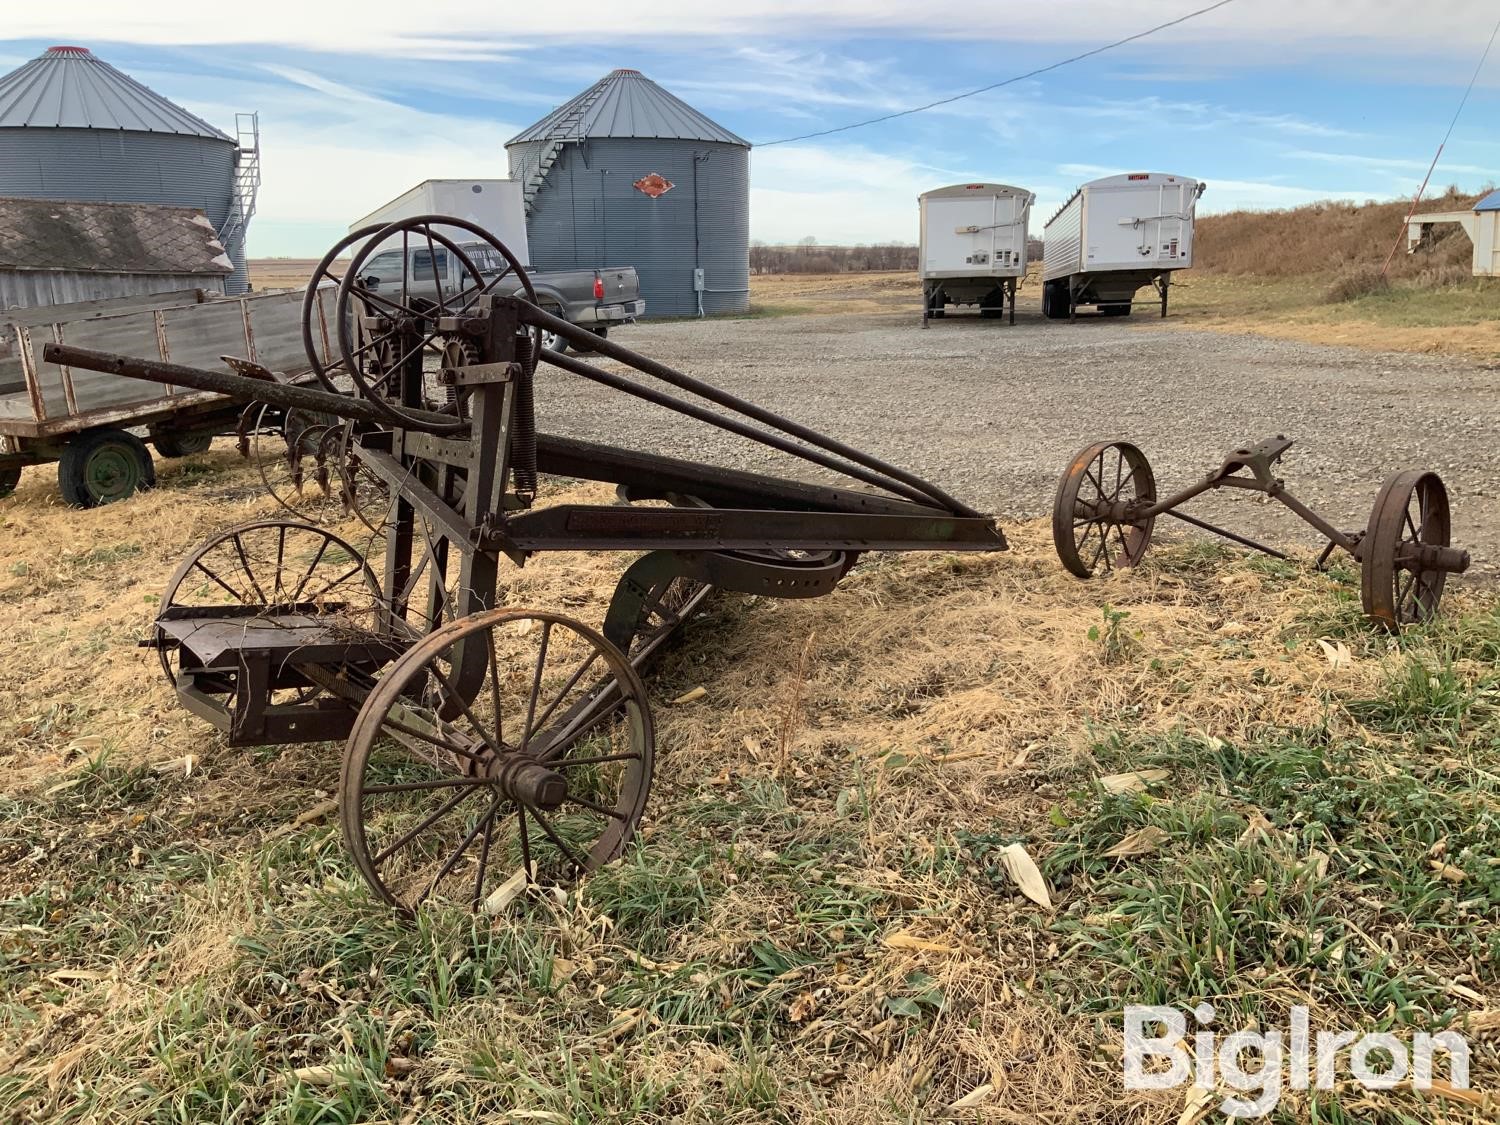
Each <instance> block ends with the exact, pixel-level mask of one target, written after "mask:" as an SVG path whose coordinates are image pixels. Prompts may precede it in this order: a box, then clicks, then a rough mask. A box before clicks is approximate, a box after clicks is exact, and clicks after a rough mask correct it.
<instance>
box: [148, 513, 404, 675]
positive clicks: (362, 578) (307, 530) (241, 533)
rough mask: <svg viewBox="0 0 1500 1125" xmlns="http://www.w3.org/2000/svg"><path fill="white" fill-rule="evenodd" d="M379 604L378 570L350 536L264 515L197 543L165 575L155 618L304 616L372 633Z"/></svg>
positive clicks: (167, 669)
mask: <svg viewBox="0 0 1500 1125" xmlns="http://www.w3.org/2000/svg"><path fill="white" fill-rule="evenodd" d="M381 604H382V603H381V593H380V582H379V581H378V580H377V579H376V577H375V572H374V571H373V570H371V569H370V566H369V564H368V563H366V562H365V560H364V557H363V556H362V555H361V554H360V553H359V551H358V550H357V549H355V547H354V546H353V545H352V544H350V543H349V542H348V541H347V540H345V539H342V538H340V537H339V536H337V535H334V534H333V533H332V532H330V531H327V530H325V529H324V528H321V527H316V526H314V525H312V524H306V523H291V522H288V521H285V520H260V521H256V522H253V523H246V524H240V525H239V526H238V527H231V528H230V529H229V530H228V531H224V532H221V533H219V534H218V535H215V536H214V537H213V538H211V539H208V540H206V541H205V542H203V543H201V544H200V545H199V546H198V547H196V548H194V550H193V551H192V552H191V553H190V554H189V555H188V556H187V557H186V558H185V559H183V560H182V562H181V563H179V564H178V567H177V569H176V570H175V571H173V573H172V577H171V578H169V579H168V580H167V588H166V591H165V592H164V593H163V594H162V596H161V603H160V606H159V609H158V615H157V617H158V621H165V620H171V619H174V618H182V617H191V616H204V617H210V616H214V615H215V611H218V615H221V616H241V615H243V616H245V617H247V619H248V618H249V617H275V616H285V615H288V614H302V615H315V616H322V617H330V618H336V619H337V620H338V621H340V622H341V623H343V624H345V625H347V626H348V627H350V628H353V629H358V630H362V631H366V632H368V631H372V630H373V629H374V628H375V626H376V625H377V623H378V614H379V612H380V607H381ZM165 640H166V638H165V635H164V634H163V632H162V631H161V629H160V627H159V626H158V629H157V636H156V641H157V654H158V655H159V656H160V657H161V668H162V671H163V672H164V673H165V674H166V677H167V681H168V682H169V683H174V684H175V683H176V674H175V672H174V670H173V668H172V652H173V650H172V649H171V648H169V647H167V645H166V644H165ZM314 694H316V693H315V692H314Z"/></svg>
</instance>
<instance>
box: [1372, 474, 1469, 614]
mask: <svg viewBox="0 0 1500 1125" xmlns="http://www.w3.org/2000/svg"><path fill="white" fill-rule="evenodd" d="M1450 524H1451V521H1450V519H1449V515H1448V490H1447V489H1446V488H1445V487H1444V486H1443V481H1442V478H1440V477H1439V476H1438V475H1437V474H1436V473H1424V472H1420V471H1417V470H1407V471H1405V472H1399V473H1393V474H1392V475H1391V476H1390V477H1388V478H1387V479H1386V482H1385V485H1384V486H1383V487H1382V488H1381V490H1380V495H1379V496H1377V497H1376V499H1375V506H1374V508H1373V509H1371V511H1370V523H1369V526H1368V528H1367V529H1366V531H1365V536H1364V540H1363V542H1362V543H1361V545H1360V546H1361V550H1360V554H1361V558H1362V562H1361V565H1360V593H1361V600H1362V601H1363V603H1364V610H1365V615H1366V616H1367V617H1369V618H1370V620H1371V621H1374V622H1376V623H1377V624H1379V625H1382V626H1384V627H1385V628H1386V629H1389V630H1390V631H1391V632H1393V633H1395V632H1399V631H1400V630H1401V627H1402V626H1403V625H1411V624H1415V623H1417V622H1419V621H1426V620H1427V619H1428V618H1430V617H1432V616H1433V615H1434V614H1435V613H1437V608H1438V602H1439V601H1440V600H1441V599H1442V596H1443V586H1444V584H1445V583H1446V581H1447V579H1448V572H1447V571H1446V570H1442V569H1437V568H1434V567H1429V566H1425V565H1424V564H1423V560H1422V551H1421V549H1422V548H1423V547H1447V546H1448V542H1449V535H1450V532H1451V526H1450Z"/></svg>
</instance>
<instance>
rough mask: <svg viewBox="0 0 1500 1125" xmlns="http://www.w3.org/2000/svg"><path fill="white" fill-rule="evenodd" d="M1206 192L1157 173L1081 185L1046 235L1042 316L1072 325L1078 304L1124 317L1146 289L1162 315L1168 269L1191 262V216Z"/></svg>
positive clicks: (1187, 181)
mask: <svg viewBox="0 0 1500 1125" xmlns="http://www.w3.org/2000/svg"><path fill="white" fill-rule="evenodd" d="M1206 186H1207V185H1205V184H1202V183H1200V182H1199V181H1197V180H1194V179H1191V178H1190V177H1188V176H1169V175H1166V174H1165V173H1162V172H1130V173H1128V174H1126V175H1121V176H1106V177H1105V178H1104V179H1102V180H1094V181H1092V182H1091V183H1087V184H1084V185H1083V186H1082V187H1081V188H1079V189H1078V190H1077V191H1076V192H1074V193H1073V197H1072V198H1071V199H1069V200H1068V201H1067V202H1066V203H1064V204H1063V205H1062V208H1061V209H1060V210H1059V211H1058V212H1057V214H1055V215H1053V216H1052V218H1050V219H1048V220H1047V225H1046V227H1045V228H1044V230H1043V238H1045V240H1046V253H1045V260H1044V262H1043V264H1042V314H1043V315H1044V316H1047V317H1049V318H1051V319H1052V320H1062V319H1064V318H1066V319H1068V320H1071V319H1072V318H1073V316H1074V314H1075V313H1076V312H1077V311H1078V308H1079V306H1081V305H1094V306H1096V307H1097V308H1098V310H1099V312H1100V313H1101V314H1102V315H1104V316H1129V315H1130V309H1131V306H1132V304H1134V303H1135V295H1136V293H1137V292H1139V291H1140V290H1141V289H1143V288H1145V287H1146V286H1148V285H1149V286H1151V287H1152V288H1153V289H1154V290H1155V291H1156V293H1157V295H1158V296H1159V297H1160V299H1161V315H1162V316H1166V315H1167V290H1168V289H1169V288H1170V287H1171V283H1172V273H1173V271H1174V270H1183V269H1187V268H1188V267H1189V266H1191V265H1192V264H1193V212H1194V209H1195V207H1196V206H1197V202H1198V197H1199V196H1200V195H1202V194H1203V189H1204V187H1206ZM1153 303H1155V302H1153Z"/></svg>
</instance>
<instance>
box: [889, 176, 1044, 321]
mask: <svg viewBox="0 0 1500 1125" xmlns="http://www.w3.org/2000/svg"><path fill="white" fill-rule="evenodd" d="M1035 199H1036V196H1034V195H1032V193H1031V192H1029V191H1027V190H1026V189H1025V188H1018V187H1011V186H1010V185H1009V184H954V185H953V186H952V187H943V188H934V189H933V190H932V191H928V192H923V193H922V194H921V195H919V196H918V197H917V208H918V211H919V213H920V220H921V247H920V249H919V250H918V256H919V259H920V262H921V276H922V327H923V328H926V327H927V321H928V320H929V319H930V318H932V317H941V316H943V315H944V313H945V310H946V309H947V307H948V306H949V305H978V306H979V315H980V316H986V317H998V316H1000V315H1001V314H1002V313H1004V311H1005V304H1006V301H1007V300H1008V301H1009V302H1010V322H1011V323H1012V324H1014V323H1015V322H1016V285H1017V284H1018V282H1019V280H1020V279H1021V278H1022V277H1024V276H1025V275H1026V237H1027V225H1028V224H1029V222H1030V220H1031V204H1032V203H1033V202H1034V201H1035Z"/></svg>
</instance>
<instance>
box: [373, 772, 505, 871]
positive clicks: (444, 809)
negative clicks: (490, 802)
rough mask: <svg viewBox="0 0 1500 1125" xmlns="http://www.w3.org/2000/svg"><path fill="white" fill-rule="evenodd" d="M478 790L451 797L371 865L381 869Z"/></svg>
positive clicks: (467, 789) (471, 788)
mask: <svg viewBox="0 0 1500 1125" xmlns="http://www.w3.org/2000/svg"><path fill="white" fill-rule="evenodd" d="M478 789H479V787H478V786H474V785H471V786H468V787H467V788H465V789H462V790H460V791H459V792H458V793H456V794H454V795H453V796H452V797H449V798H448V799H447V800H446V801H444V802H443V803H442V804H441V805H440V806H438V809H437V811H436V812H434V813H432V814H431V815H430V816H428V817H427V818H426V819H425V820H423V821H422V823H420V824H418V825H417V826H416V827H415V828H410V829H408V830H407V831H405V832H403V833H402V834H401V835H400V837H399V838H397V840H396V842H395V843H393V844H391V845H390V846H388V847H386V848H384V849H382V850H381V851H380V852H379V853H378V854H377V855H375V856H374V857H372V858H371V860H370V862H371V864H372V865H373V866H375V867H379V866H380V865H381V864H382V863H384V862H385V861H386V860H388V859H390V858H391V856H393V855H395V854H396V852H398V851H400V850H401V849H402V848H404V847H406V845H407V844H409V843H411V842H412V841H413V840H415V839H416V838H417V837H418V836H420V835H421V834H422V833H423V832H426V831H427V830H428V829H429V828H431V827H432V826H433V825H434V824H436V823H437V822H438V821H439V820H441V819H442V818H443V817H445V816H447V815H448V814H449V813H450V812H452V811H453V810H454V809H456V808H458V806H459V805H461V804H463V803H464V802H465V801H467V800H468V799H469V798H470V797H472V796H473V795H474V794H475V793H476V792H477V791H478Z"/></svg>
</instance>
